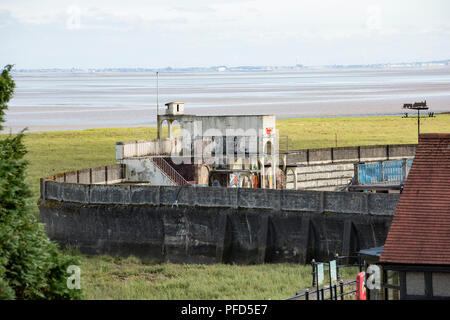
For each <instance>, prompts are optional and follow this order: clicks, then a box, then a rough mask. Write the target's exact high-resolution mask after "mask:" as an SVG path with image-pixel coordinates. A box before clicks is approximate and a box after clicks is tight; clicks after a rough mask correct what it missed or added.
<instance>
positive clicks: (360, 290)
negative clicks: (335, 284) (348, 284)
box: [356, 271, 366, 300]
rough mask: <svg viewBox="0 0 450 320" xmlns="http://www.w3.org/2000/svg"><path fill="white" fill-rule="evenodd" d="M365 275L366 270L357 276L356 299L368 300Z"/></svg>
mask: <svg viewBox="0 0 450 320" xmlns="http://www.w3.org/2000/svg"><path fill="white" fill-rule="evenodd" d="M365 276H366V273H365V272H364V271H363V272H360V273H358V275H357V276H356V300H366V288H365V286H364V283H365Z"/></svg>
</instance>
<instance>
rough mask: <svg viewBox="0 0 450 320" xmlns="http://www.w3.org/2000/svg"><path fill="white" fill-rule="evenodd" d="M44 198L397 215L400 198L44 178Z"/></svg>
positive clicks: (358, 193) (329, 192)
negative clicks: (120, 183)
mask: <svg viewBox="0 0 450 320" xmlns="http://www.w3.org/2000/svg"><path fill="white" fill-rule="evenodd" d="M41 186H42V188H43V190H41V192H42V200H56V201H63V202H77V203H92V204H111V205H113V204H137V205H153V206H174V205H175V206H186V207H211V208H215V207H222V208H231V209H236V208H247V209H251V208H254V209H268V210H276V211H278V210H282V211H296V212H335V213H352V214H372V215H392V214H393V213H394V211H395V208H396V207H397V203H398V201H399V199H400V194H375V193H360V192H335V191H316V190H314V191H313V190H286V189H284V190H273V189H244V188H221V187H202V188H196V187H191V186H184V187H172V186H143V185H142V186H139V185H85V184H73V183H58V182H55V181H49V180H44V181H43V182H42V184H41Z"/></svg>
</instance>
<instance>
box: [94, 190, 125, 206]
mask: <svg viewBox="0 0 450 320" xmlns="http://www.w3.org/2000/svg"><path fill="white" fill-rule="evenodd" d="M89 202H90V203H103V204H126V203H130V186H126V185H124V186H121V185H111V186H108V185H90V186H89Z"/></svg>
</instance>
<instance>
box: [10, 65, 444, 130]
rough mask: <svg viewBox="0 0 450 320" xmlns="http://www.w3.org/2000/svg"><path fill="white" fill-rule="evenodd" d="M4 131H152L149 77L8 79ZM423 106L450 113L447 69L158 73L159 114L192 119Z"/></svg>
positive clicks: (382, 111) (153, 94) (366, 112)
mask: <svg viewBox="0 0 450 320" xmlns="http://www.w3.org/2000/svg"><path fill="white" fill-rule="evenodd" d="M14 79H15V81H16V93H15V96H14V98H13V99H12V100H11V102H10V107H9V110H8V111H7V117H6V120H7V122H6V126H5V127H6V128H5V130H4V131H9V130H12V131H13V132H17V131H19V130H21V129H22V128H24V127H28V129H29V131H46V130H76V129H87V128H105V127H111V128H113V127H136V126H154V125H155V124H156V78H155V75H153V74H148V73H136V74H134V73H115V74H98V73H95V74H71V73H67V74H62V73H53V74H42V73H35V74H28V73H17V74H14ZM425 99H426V100H427V103H428V105H429V106H430V111H433V112H445V111H450V68H443V69H425V70H424V69H418V70H350V71H349V70H343V71H342V70H305V71H302V72H284V73H277V72H263V73H214V74H162V75H160V81H159V102H160V112H163V109H164V108H163V105H164V103H166V102H169V101H185V102H186V105H185V112H186V113H190V114H197V115H219V114H228V115H230V114H274V115H276V116H277V118H279V119H281V118H299V117H323V116H358V115H388V114H401V113H403V112H405V111H404V110H402V108H401V106H402V105H403V103H412V102H415V101H422V100H425Z"/></svg>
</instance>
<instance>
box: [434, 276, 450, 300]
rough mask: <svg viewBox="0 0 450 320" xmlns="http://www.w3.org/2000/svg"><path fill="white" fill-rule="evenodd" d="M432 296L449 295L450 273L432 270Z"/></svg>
mask: <svg viewBox="0 0 450 320" xmlns="http://www.w3.org/2000/svg"><path fill="white" fill-rule="evenodd" d="M432 278H433V296H434V297H450V273H444V272H433V274H432Z"/></svg>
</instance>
